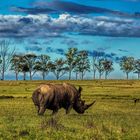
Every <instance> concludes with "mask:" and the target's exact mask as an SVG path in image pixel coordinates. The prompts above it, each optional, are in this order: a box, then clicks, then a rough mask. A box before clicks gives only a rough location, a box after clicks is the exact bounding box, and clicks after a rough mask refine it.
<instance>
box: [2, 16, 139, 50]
mask: <svg viewBox="0 0 140 140" xmlns="http://www.w3.org/2000/svg"><path fill="white" fill-rule="evenodd" d="M139 31H140V21H139V20H130V19H121V18H109V17H91V18H89V17H83V16H73V15H70V14H61V15H60V16H59V17H58V18H53V17H50V16H48V15H27V16H21V15H0V36H1V37H13V38H25V37H32V38H34V37H37V38H46V37H47V38H54V37H58V38H62V37H64V33H76V34H80V35H92V36H95V35H98V36H112V37H140V32H139ZM65 35H66V34H65ZM63 43H65V44H67V45H68V46H70V47H73V46H76V45H78V42H77V41H75V40H65V42H63Z"/></svg>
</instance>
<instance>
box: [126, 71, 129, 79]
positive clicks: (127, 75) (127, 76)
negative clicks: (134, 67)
mask: <svg viewBox="0 0 140 140" xmlns="http://www.w3.org/2000/svg"><path fill="white" fill-rule="evenodd" d="M128 78H129V73H128V72H126V79H127V80H128Z"/></svg>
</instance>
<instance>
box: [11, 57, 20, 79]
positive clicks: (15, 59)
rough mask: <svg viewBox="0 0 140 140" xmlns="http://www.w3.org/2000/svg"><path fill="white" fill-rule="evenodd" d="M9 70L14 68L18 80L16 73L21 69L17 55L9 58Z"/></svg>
mask: <svg viewBox="0 0 140 140" xmlns="http://www.w3.org/2000/svg"><path fill="white" fill-rule="evenodd" d="M11 70H14V72H15V75H16V80H18V74H19V72H20V71H21V69H20V56H19V55H13V57H12V59H11Z"/></svg>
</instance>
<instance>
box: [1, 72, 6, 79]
mask: <svg viewBox="0 0 140 140" xmlns="http://www.w3.org/2000/svg"><path fill="white" fill-rule="evenodd" d="M4 77H5V76H4V71H2V76H1V80H4Z"/></svg>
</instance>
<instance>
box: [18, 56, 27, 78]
mask: <svg viewBox="0 0 140 140" xmlns="http://www.w3.org/2000/svg"><path fill="white" fill-rule="evenodd" d="M19 65H20V72H22V73H23V80H26V73H27V72H29V67H28V64H27V62H26V59H25V57H24V56H22V55H20V64H19Z"/></svg>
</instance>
